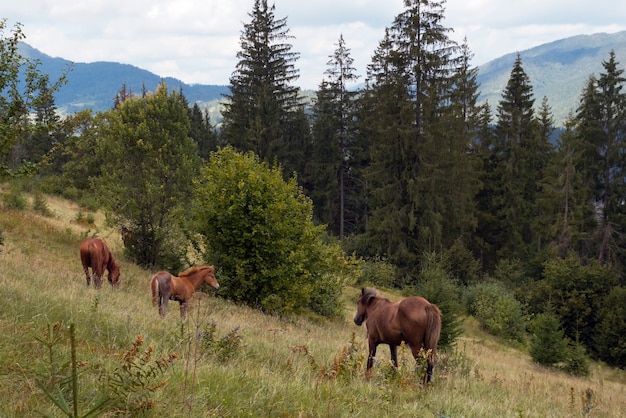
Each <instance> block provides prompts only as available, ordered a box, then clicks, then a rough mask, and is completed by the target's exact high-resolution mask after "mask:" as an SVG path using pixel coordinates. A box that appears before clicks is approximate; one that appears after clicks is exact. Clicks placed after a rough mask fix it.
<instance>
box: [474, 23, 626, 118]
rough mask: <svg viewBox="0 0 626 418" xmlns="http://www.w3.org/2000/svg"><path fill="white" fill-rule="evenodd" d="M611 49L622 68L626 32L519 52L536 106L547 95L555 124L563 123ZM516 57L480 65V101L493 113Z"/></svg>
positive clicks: (567, 40) (625, 58) (583, 37)
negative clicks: (489, 107) (487, 105)
mask: <svg viewBox="0 0 626 418" xmlns="http://www.w3.org/2000/svg"><path fill="white" fill-rule="evenodd" d="M611 51H614V52H615V56H616V60H617V61H618V63H619V64H620V67H621V68H623V67H624V65H625V64H626V31H624V32H618V33H614V34H607V33H597V34H594V35H579V36H573V37H570V38H565V39H561V40H558V41H554V42H550V43H547V44H543V45H539V46H537V47H534V48H531V49H527V50H525V51H519V54H520V57H521V59H522V66H523V68H524V71H526V74H527V75H528V77H529V78H530V83H531V85H532V86H533V91H534V95H535V105H536V106H538V105H539V104H541V100H542V98H543V97H544V96H545V97H547V98H548V103H549V105H550V107H551V108H552V112H553V113H554V119H555V123H556V124H557V125H558V126H561V125H562V123H563V121H564V120H565V119H566V117H567V115H568V113H569V112H570V111H575V110H576V107H577V106H578V101H579V98H580V94H581V93H582V90H583V87H584V86H585V85H586V83H587V82H588V81H589V77H591V76H595V77H598V76H599V75H600V73H601V72H602V71H603V67H602V62H603V61H607V60H608V58H609V53H610V52H611ZM516 57H517V52H512V53H510V54H507V55H504V56H502V57H500V58H497V59H495V60H493V61H490V62H488V63H486V64H484V65H481V66H479V68H478V77H477V81H478V83H479V84H480V91H481V96H480V100H481V101H485V100H487V101H488V102H489V104H490V105H491V107H492V109H493V110H494V115H495V110H496V107H497V104H498V102H499V101H500V99H501V96H502V92H503V91H504V89H505V87H506V83H507V82H508V80H509V77H510V73H511V70H512V69H513V64H514V63H515V59H516Z"/></svg>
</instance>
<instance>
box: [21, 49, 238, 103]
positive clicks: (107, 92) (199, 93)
mask: <svg viewBox="0 0 626 418" xmlns="http://www.w3.org/2000/svg"><path fill="white" fill-rule="evenodd" d="M19 51H20V53H21V54H22V55H23V56H24V57H27V58H30V59H35V60H39V61H40V63H41V67H40V69H41V71H42V72H44V73H47V74H50V80H51V81H52V80H57V79H58V78H59V77H60V76H61V75H62V74H63V73H64V72H67V71H68V69H70V71H69V72H68V74H67V83H66V84H65V85H64V86H62V87H61V89H60V90H59V92H58V93H57V94H56V96H55V99H56V105H57V108H58V109H59V111H60V112H61V113H64V114H72V113H75V112H77V111H80V110H83V109H87V108H90V109H92V110H94V111H96V112H101V111H105V110H107V109H111V108H112V107H113V102H114V99H115V96H116V95H117V93H118V92H119V91H120V89H121V88H122V86H123V85H126V88H127V89H130V90H131V91H132V92H133V93H135V94H140V93H141V92H142V91H143V90H144V89H146V90H148V91H154V90H155V89H156V87H157V86H158V84H159V83H160V82H161V81H165V82H166V83H167V86H168V88H170V89H181V90H182V92H183V94H184V95H185V97H186V98H187V100H188V101H189V103H191V104H193V103H196V102H199V103H201V104H203V105H205V106H207V105H208V104H209V103H210V102H214V101H218V100H220V99H221V98H222V95H223V94H227V93H229V92H230V90H229V88H228V86H221V85H204V84H186V83H184V82H182V81H180V80H178V79H175V78H172V77H161V76H158V75H156V74H153V73H151V72H150V71H147V70H143V69H141V68H138V67H135V66H133V65H130V64H120V63H117V62H104V61H100V62H93V63H72V62H71V61H68V60H65V59H63V58H53V57H50V56H49V55H46V54H44V53H42V52H40V51H39V50H37V49H35V48H33V47H31V46H30V45H28V44H26V43H23V42H21V43H20V48H19Z"/></svg>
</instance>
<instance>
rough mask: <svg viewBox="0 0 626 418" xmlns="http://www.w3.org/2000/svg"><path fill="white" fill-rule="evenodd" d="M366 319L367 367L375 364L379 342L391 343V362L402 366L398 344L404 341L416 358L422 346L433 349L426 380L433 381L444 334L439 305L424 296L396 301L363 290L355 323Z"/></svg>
mask: <svg viewBox="0 0 626 418" xmlns="http://www.w3.org/2000/svg"><path fill="white" fill-rule="evenodd" d="M363 321H366V323H365V325H366V327H367V341H368V345H369V356H368V358H367V370H369V369H370V368H371V367H372V364H373V363H374V356H376V347H378V344H388V345H389V350H390V351H391V361H392V362H393V364H394V366H396V367H398V346H399V345H400V344H401V343H402V341H404V342H406V343H407V344H408V345H409V347H410V348H411V353H413V358H415V359H417V356H418V354H419V352H420V349H421V348H422V346H423V347H424V349H425V350H431V352H430V355H429V356H428V369H427V371H426V379H425V380H426V382H430V381H431V379H432V373H433V358H434V355H435V352H436V351H437V343H438V342H439V335H440V333H441V312H440V311H439V308H438V307H437V306H436V305H433V304H432V303H430V302H428V301H427V300H426V299H424V298H423V297H420V296H411V297H408V298H406V299H403V300H401V301H400V302H392V301H390V300H389V299H386V298H383V297H381V296H377V295H376V292H375V291H373V290H370V289H368V290H366V289H361V296H359V299H358V301H357V312H356V315H355V317H354V323H355V324H357V325H359V326H360V325H361V324H362V323H363Z"/></svg>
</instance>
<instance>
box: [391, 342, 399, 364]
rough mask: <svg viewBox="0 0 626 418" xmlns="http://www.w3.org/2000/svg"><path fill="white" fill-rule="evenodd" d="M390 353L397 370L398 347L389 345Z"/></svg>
mask: <svg viewBox="0 0 626 418" xmlns="http://www.w3.org/2000/svg"><path fill="white" fill-rule="evenodd" d="M389 351H390V352H391V362H392V363H393V365H394V366H396V369H397V368H398V346H397V345H392V344H389Z"/></svg>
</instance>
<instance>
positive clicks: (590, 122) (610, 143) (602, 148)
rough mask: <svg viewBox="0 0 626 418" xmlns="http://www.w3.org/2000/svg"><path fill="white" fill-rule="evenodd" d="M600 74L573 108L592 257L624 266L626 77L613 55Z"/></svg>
mask: <svg viewBox="0 0 626 418" xmlns="http://www.w3.org/2000/svg"><path fill="white" fill-rule="evenodd" d="M602 65H603V67H604V71H605V72H604V73H601V74H600V76H599V77H598V78H597V80H596V79H595V78H590V80H589V83H588V84H587V87H586V88H585V90H584V91H583V94H582V99H581V104H580V106H579V108H578V112H577V121H578V133H579V135H580V138H581V141H583V143H584V157H583V158H584V168H583V170H584V171H583V174H584V175H585V177H586V178H588V179H590V180H591V185H590V186H591V187H592V189H593V196H592V199H593V201H592V202H590V204H593V205H594V207H595V210H596V213H597V217H596V222H597V229H596V234H595V236H596V237H597V238H596V239H595V248H596V257H597V259H598V260H599V261H600V262H601V263H611V264H623V262H624V253H623V250H622V248H624V233H625V232H626V231H625V230H624V228H623V227H622V225H624V224H625V222H626V218H625V216H626V209H624V204H623V196H624V194H625V193H626V186H625V183H624V181H623V178H624V175H625V174H626V163H625V162H624V158H623V155H624V153H625V152H626V142H625V141H626V96H625V95H624V93H623V92H622V88H623V84H624V81H626V78H624V77H623V76H622V74H623V72H624V70H623V69H619V68H618V67H619V64H618V62H617V61H616V59H615V54H614V53H613V52H611V54H610V56H609V60H608V61H604V62H603V63H602Z"/></svg>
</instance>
